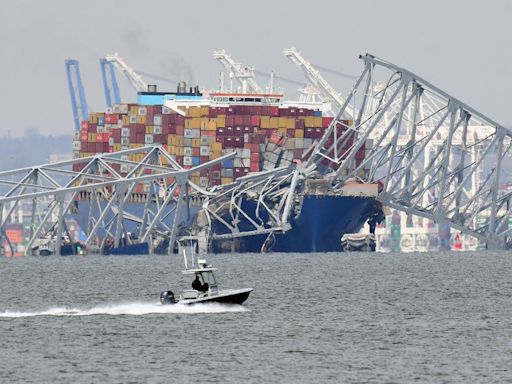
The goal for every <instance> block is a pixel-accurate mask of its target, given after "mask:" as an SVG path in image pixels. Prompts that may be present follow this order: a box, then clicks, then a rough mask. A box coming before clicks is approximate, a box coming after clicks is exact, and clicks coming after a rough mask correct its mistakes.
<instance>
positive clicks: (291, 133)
mask: <svg viewBox="0 0 512 384" xmlns="http://www.w3.org/2000/svg"><path fill="white" fill-rule="evenodd" d="M286 135H287V136H288V137H295V129H287V130H286Z"/></svg>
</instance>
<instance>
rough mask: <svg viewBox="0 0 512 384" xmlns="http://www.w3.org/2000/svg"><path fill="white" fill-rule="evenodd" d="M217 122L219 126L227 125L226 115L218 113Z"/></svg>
mask: <svg viewBox="0 0 512 384" xmlns="http://www.w3.org/2000/svg"><path fill="white" fill-rule="evenodd" d="M215 122H216V124H217V127H219V128H224V127H225V126H226V115H218V116H217V119H216V121H215Z"/></svg>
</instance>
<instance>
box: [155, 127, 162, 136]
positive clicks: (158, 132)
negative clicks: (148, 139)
mask: <svg viewBox="0 0 512 384" xmlns="http://www.w3.org/2000/svg"><path fill="white" fill-rule="evenodd" d="M153 133H154V134H155V135H160V134H161V133H162V127H161V126H159V125H155V126H154V127H153Z"/></svg>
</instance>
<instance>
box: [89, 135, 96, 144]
mask: <svg viewBox="0 0 512 384" xmlns="http://www.w3.org/2000/svg"><path fill="white" fill-rule="evenodd" d="M87 141H88V142H89V143H95V142H96V134H95V133H88V134H87Z"/></svg>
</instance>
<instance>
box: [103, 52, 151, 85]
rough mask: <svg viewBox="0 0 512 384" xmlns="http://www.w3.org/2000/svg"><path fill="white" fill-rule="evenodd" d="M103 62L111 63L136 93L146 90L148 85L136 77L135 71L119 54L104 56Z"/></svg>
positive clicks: (138, 76)
mask: <svg viewBox="0 0 512 384" xmlns="http://www.w3.org/2000/svg"><path fill="white" fill-rule="evenodd" d="M105 60H106V61H108V62H111V63H112V64H113V65H114V66H115V67H116V69H117V70H118V71H119V72H121V73H122V74H123V75H125V77H126V78H127V79H128V82H129V83H130V85H131V86H132V87H133V88H134V89H135V90H136V91H137V92H145V91H147V90H148V85H147V84H146V82H145V81H144V80H143V79H142V77H140V75H138V74H137V72H135V70H134V69H133V68H132V67H130V66H129V65H128V63H126V61H124V59H123V58H122V57H121V56H119V54H117V53H114V54H110V55H106V56H105Z"/></svg>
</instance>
